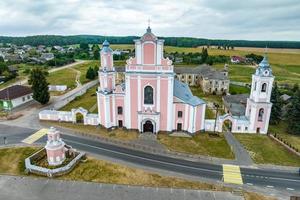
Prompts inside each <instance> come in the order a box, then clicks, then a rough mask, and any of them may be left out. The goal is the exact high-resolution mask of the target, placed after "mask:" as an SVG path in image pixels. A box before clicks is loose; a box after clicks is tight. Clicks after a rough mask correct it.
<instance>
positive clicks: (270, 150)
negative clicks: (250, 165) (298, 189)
mask: <svg viewBox="0 0 300 200" xmlns="http://www.w3.org/2000/svg"><path fill="white" fill-rule="evenodd" d="M234 136H235V137H236V138H237V139H238V140H239V141H240V142H241V143H242V144H243V145H244V147H245V148H246V149H247V150H248V151H249V152H250V155H251V157H252V159H253V160H254V161H255V163H258V164H275V165H286V166H297V167H298V166H300V158H299V157H298V156H296V155H295V154H292V153H290V152H289V151H287V150H286V149H285V148H284V147H283V146H281V145H280V144H278V143H276V142H275V141H273V140H271V139H270V138H269V137H268V136H266V135H254V134H234Z"/></svg>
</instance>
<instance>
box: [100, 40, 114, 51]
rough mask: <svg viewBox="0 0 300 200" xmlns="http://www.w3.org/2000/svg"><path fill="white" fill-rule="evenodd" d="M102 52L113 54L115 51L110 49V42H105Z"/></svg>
mask: <svg viewBox="0 0 300 200" xmlns="http://www.w3.org/2000/svg"><path fill="white" fill-rule="evenodd" d="M101 51H102V52H113V50H112V49H111V48H110V47H109V42H108V41H107V40H105V41H104V42H103V44H102V49H101Z"/></svg>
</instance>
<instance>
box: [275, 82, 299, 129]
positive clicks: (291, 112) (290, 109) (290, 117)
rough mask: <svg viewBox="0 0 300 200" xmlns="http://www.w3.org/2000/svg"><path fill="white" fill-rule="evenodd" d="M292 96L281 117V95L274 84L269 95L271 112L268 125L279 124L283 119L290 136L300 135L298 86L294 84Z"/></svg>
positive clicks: (282, 106)
mask: <svg viewBox="0 0 300 200" xmlns="http://www.w3.org/2000/svg"><path fill="white" fill-rule="evenodd" d="M292 92H293V95H292V98H291V101H290V103H289V104H288V105H287V106H286V112H285V114H284V115H283V114H282V113H283V108H284V104H283V101H282V99H281V97H280V96H281V93H280V90H279V88H278V85H277V83H276V82H275V84H274V87H273V89H272V94H271V102H272V103H273V105H272V111H271V117H270V124H275V125H276V124H279V123H280V121H281V120H282V119H284V120H285V121H286V122H287V124H288V130H287V131H288V132H289V133H291V134H299V135H300V89H299V85H298V84H295V85H294V87H293V89H292Z"/></svg>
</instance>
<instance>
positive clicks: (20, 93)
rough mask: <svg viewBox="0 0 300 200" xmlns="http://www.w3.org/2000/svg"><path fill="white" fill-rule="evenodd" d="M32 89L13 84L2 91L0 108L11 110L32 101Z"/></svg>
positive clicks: (0, 93)
mask: <svg viewBox="0 0 300 200" xmlns="http://www.w3.org/2000/svg"><path fill="white" fill-rule="evenodd" d="M32 100H33V98H32V90H31V88H30V87H27V86H23V85H13V86H11V87H8V88H6V89H4V90H1V91H0V109H3V110H11V109H13V108H15V107H17V106H20V105H23V104H25V103H27V102H29V101H32Z"/></svg>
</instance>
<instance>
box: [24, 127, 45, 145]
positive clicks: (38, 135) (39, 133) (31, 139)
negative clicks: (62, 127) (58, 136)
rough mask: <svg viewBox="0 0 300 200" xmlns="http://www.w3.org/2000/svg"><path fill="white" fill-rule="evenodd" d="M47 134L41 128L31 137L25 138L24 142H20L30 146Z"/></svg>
mask: <svg viewBox="0 0 300 200" xmlns="http://www.w3.org/2000/svg"><path fill="white" fill-rule="evenodd" d="M47 133H48V129H46V128H42V129H41V130H39V131H37V132H35V133H34V134H32V135H30V136H28V137H27V138H25V139H24V140H22V142H23V143H26V144H32V143H34V142H36V141H37V140H39V139H40V138H41V137H43V136H44V135H46V134H47Z"/></svg>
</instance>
